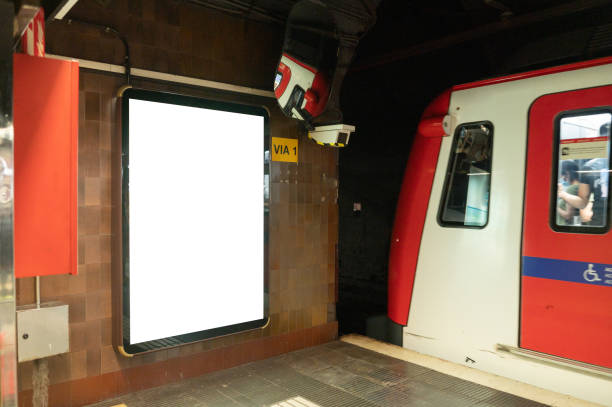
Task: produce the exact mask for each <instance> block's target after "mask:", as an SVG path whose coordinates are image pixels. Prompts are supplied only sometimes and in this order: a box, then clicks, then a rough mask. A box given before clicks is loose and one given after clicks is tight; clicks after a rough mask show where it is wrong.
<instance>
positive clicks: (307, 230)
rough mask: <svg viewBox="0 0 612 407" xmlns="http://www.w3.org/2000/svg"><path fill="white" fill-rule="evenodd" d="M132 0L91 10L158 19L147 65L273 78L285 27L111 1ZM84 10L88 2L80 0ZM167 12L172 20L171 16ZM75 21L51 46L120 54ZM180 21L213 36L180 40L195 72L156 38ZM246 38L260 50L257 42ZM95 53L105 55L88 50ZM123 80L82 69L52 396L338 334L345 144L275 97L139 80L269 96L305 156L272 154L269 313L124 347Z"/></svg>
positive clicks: (137, 37) (228, 362)
mask: <svg viewBox="0 0 612 407" xmlns="http://www.w3.org/2000/svg"><path fill="white" fill-rule="evenodd" d="M123 3H127V4H128V5H129V11H130V12H131V13H132V14H129V13H128V14H126V16H127V17H126V16H123V15H121V14H120V13H118V12H117V11H116V10H115V11H112V12H100V13H99V16H98V19H97V20H94V18H93V17H96V16H90V17H92V18H90V20H92V21H96V22H102V23H104V24H109V22H108V21H107V20H104V19H105V18H106V19H111V20H112V19H117V21H119V20H122V19H125V18H127V19H128V20H129V21H130V22H131V24H136V25H137V26H138V24H137V23H139V22H140V23H142V24H143V27H144V26H147V27H149V25H150V26H151V27H152V29H153V30H154V31H155V32H156V37H155V40H154V41H152V44H151V45H139V46H141V47H142V48H143V49H148V48H146V47H149V48H151V49H152V50H154V51H155V52H154V55H155V57H154V58H153V60H154V61H152V62H154V64H153V65H149V64H148V62H147V61H146V60H145V59H141V60H140V61H139V60H138V57H137V56H136V55H138V52H136V53H135V57H134V65H135V66H139V67H142V68H146V69H157V70H162V71H165V70H164V69H163V68H165V67H166V66H165V65H164V63H168V65H167V71H170V72H171V73H177V74H182V75H191V76H198V77H202V78H205V79H211V80H222V81H226V82H230V83H235V84H241V85H247V86H254V87H260V88H264V87H265V88H269V84H268V83H267V82H266V81H267V80H268V79H270V78H271V77H272V76H273V72H274V68H275V67H274V64H275V63H276V58H277V56H276V53H277V52H278V49H277V44H280V41H281V33H280V32H278V30H276V29H272V28H269V27H266V26H262V27H263V28H262V30H263V34H262V33H259V34H254V32H253V31H252V30H253V29H254V28H253V27H250V26H249V24H253V23H248V24H247V23H244V22H243V21H241V20H238V19H234V18H230V17H227V16H224V15H222V14H218V13H214V12H209V11H206V10H205V9H201V8H198V7H194V6H191V5H187V4H185V3H183V2H181V3H177V2H174V1H162V0H157V1H154V0H151V1H149V0H142V1H129V2H123V1H114V2H111V5H112V4H123ZM78 4H79V6H77V7H81V10H83V6H82V5H87V7H90V6H92V5H93V4H96V3H95V2H94V1H88V0H82V1H81V2H79V3H78ZM92 7H93V6H92ZM168 8H170V9H172V10H174V12H172V13H166V12H165V11H164V12H162V11H160V10H166V11H167V10H168ZM151 10H156V11H155V12H152V11H151ZM76 12H77V13H79V12H83V11H80V10H79V9H77V10H76ZM139 13H140V14H139ZM150 19H157V20H155V21H157V23H156V24H153V22H152V20H150ZM159 19H161V20H162V21H161V22H160V21H159ZM164 19H166V20H167V21H165V22H164ZM113 21H114V20H113ZM111 22H112V21H111ZM184 24H186V27H188V28H185V26H184ZM160 27H161V28H160ZM194 27H197V28H194ZM72 30H73V29H72V28H68V29H66V28H65V27H62V26H58V25H56V26H55V27H54V28H53V29H51V28H50V29H49V32H48V52H50V53H56V54H62V55H67V56H73V57H81V58H87V59H93V60H100V59H102V60H104V58H105V56H106V54H107V53H108V56H109V58H111V59H112V58H115V56H112V55H111V52H110V51H109V49H113V50H114V51H113V52H115V51H117V50H116V49H115V45H116V44H115V43H114V42H113V41H114V40H112V39H108V38H106V37H104V36H97V37H96V38H97V39H96V40H95V41H99V42H96V43H95V44H93V45H90V46H97V47H99V48H100V49H99V50H91V49H90V46H87V47H84V46H82V45H79V44H80V40H81V38H78V37H75V36H74V32H73V31H72ZM266 30H267V31H266ZM87 32H89V31H87ZM173 32H177V33H178V34H177V35H179V36H185V37H186V38H191V39H195V38H198V41H199V40H200V39H202V38H204V36H205V37H206V38H208V42H207V44H208V45H202V44H199V45H197V47H196V46H194V45H193V43H192V45H191V48H189V49H188V50H187V51H184V52H183V51H180V52H179V51H176V50H175V51H174V52H178V53H179V54H180V53H183V54H186V56H183V57H182V58H187V60H190V61H191V64H192V65H190V66H191V69H192V70H191V71H190V70H188V69H185V66H174V68H172V64H171V63H170V62H169V61H170V60H171V59H173V58H174V55H170V54H164V52H161V53H157V51H159V50H162V51H163V50H164V49H165V48H164V46H165V45H159V46H157V45H156V44H159V42H157V41H161V40H160V38H162V37H164V35H165V34H166V33H173ZM67 33H71V34H70V35H68V34H67ZM88 35H89V34H88ZM92 35H93V34H92ZM130 35H131V36H132V37H130V38H129V39H130V43H131V45H132V41H133V43H134V44H135V45H134V47H135V48H136V49H137V47H138V45H137V44H140V43H141V42H143V41H145V40H144V34H143V33H139V32H138V31H134V30H132V31H130ZM147 35H149V34H147ZM168 35H170V34H168ZM94 36H95V35H94ZM261 36H263V40H262V37H261ZM266 36H268V37H266ZM266 38H267V40H266ZM90 40H91V41H94V39H87V38H85V41H90ZM147 41H149V40H147ZM145 42H146V41H145ZM119 44H120V43H119ZM162 44H166V43H164V42H162ZM215 44H217V45H215ZM219 44H221V45H223V46H221V45H219ZM198 47H212V48H211V49H210V50H208V49H207V51H206V52H199V51H202V48H198ZM223 48H227V49H223ZM181 49H182V48H181ZM247 49H250V51H249V52H247V51H246V50H247ZM149 51H150V50H149ZM95 52H99V53H100V54H98V55H95V54H88V53H95ZM117 52H118V51H117ZM166 52H167V53H168V52H169V51H166ZM113 55H114V54H113ZM117 55H118V54H117ZM200 55H208V56H207V58H210V60H211V61H214V63H212V64H206V63H205V62H202V61H201V60H199V59H198V58H203V57H202V56H200ZM272 55H275V57H274V59H272V58H271V57H270V56H272ZM120 57H121V56H120V55H119V59H121V58H120ZM160 58H161V60H162V61H161V62H160V61H159V60H160ZM163 61H166V62H163ZM262 61H265V63H263V62H262ZM108 62H112V61H108ZM115 62H120V61H115ZM149 62H151V61H149ZM172 63H174V62H172ZM155 64H158V65H157V66H156V65H155ZM215 64H218V65H219V66H225V67H226V68H227V70H220V71H217V70H215V69H211V67H212V66H216V65H215ZM194 66H195V68H194ZM179 68H180V69H179ZM172 69H176V70H174V71H173V70H172ZM221 72H222V73H221ZM232 73H233V74H232ZM224 75H226V76H224ZM234 75H235V76H234ZM122 84H124V78H123V77H118V76H111V75H108V74H102V73H96V72H92V71H83V70H81V78H80V95H79V96H80V109H79V180H78V186H79V194H78V199H79V217H78V219H79V222H78V228H79V229H78V230H79V233H78V234H79V242H78V243H79V244H78V247H79V250H78V263H79V266H78V275H74V276H69V275H61V276H48V277H43V278H42V279H41V296H42V300H43V301H50V300H60V301H63V302H65V303H68V304H69V305H70V352H69V353H67V354H64V355H59V356H55V357H52V358H49V378H50V383H51V387H50V406H81V405H84V404H87V403H90V402H94V401H97V400H100V399H103V398H107V397H111V396H113V395H116V394H121V393H125V392H128V391H133V390H138V389H142V388H147V387H152V386H155V385H160V384H163V383H166V382H170V381H175V380H180V379H181V378H185V377H190V376H195V375H198V374H203V373H206V372H210V371H212V370H216V369H222V368H227V367H230V366H234V365H236V364H240V363H245V362H248V361H251V360H257V359H261V358H264V357H269V356H272V355H276V354H279V353H283V352H286V351H289V350H293V349H298V348H300V347H304V346H309V345H312V344H317V343H322V342H325V341H328V340H331V339H333V338H334V337H336V335H337V323H336V317H335V288H336V286H335V284H336V283H335V281H336V280H335V247H336V242H337V230H338V211H337V203H336V199H337V187H338V185H337V153H336V151H335V150H332V149H329V148H321V147H319V146H318V145H316V144H314V143H312V142H310V141H309V140H307V139H306V138H305V136H304V135H303V134H301V133H300V131H299V130H298V126H297V124H296V122H294V121H292V120H289V119H287V118H285V117H284V116H283V115H282V113H281V112H280V110H279V109H278V107H277V106H276V102H275V101H274V100H273V99H265V98H260V97H253V96H244V95H243V96H240V95H230V94H222V93H220V92H217V91H212V90H206V89H195V88H193V87H180V86H176V85H164V84H159V83H154V82H148V81H145V80H135V81H134V83H133V84H134V86H135V87H139V88H145V89H156V90H162V91H172V92H178V93H184V94H190V95H195V96H201V97H208V98H215V99H221V100H230V101H236V102H241V103H248V104H260V105H261V104H263V105H266V106H267V107H268V108H269V111H270V132H271V136H277V137H289V138H299V155H300V157H299V164H289V163H277V162H274V163H272V165H271V174H270V175H271V186H270V218H269V222H270V224H269V231H270V235H269V236H270V237H269V291H270V324H269V325H268V326H267V327H266V328H265V329H262V330H256V331H252V332H246V333H242V334H235V335H230V336H226V337H222V338H217V339H212V340H208V341H203V342H198V343H195V344H190V345H185V346H182V347H179V348H174V349H168V350H161V351H157V352H154V353H151V354H147V355H141V356H136V357H134V358H129V359H128V358H124V357H122V356H120V355H119V354H118V353H117V352H116V351H115V349H114V347H113V345H112V318H113V315H112V312H113V311H112V299H111V294H112V292H113V290H118V288H117V287H113V286H112V284H111V256H112V253H111V247H112V239H113V238H114V236H113V234H112V230H111V215H112V209H113V205H117V202H113V201H112V200H111V186H112V185H113V184H114V183H117V182H120V180H119V179H117V178H116V176H114V175H113V173H112V171H111V157H112V154H113V153H116V151H113V149H114V148H115V147H114V145H115V144H114V143H113V140H115V141H116V139H114V138H117V137H120V134H118V132H117V130H116V128H115V124H116V123H115V121H116V114H115V112H114V103H115V102H116V99H115V93H116V91H117V89H118V88H119V87H120V86H121V85H122ZM228 165H231V163H228ZM113 177H115V178H113ZM17 300H18V305H24V304H30V303H33V302H34V279H33V278H27V279H20V280H18V282H17ZM32 370H33V365H32V363H31V362H29V363H22V364H20V365H19V389H20V405H21V406H29V405H30V403H31V393H32V391H31V388H32Z"/></svg>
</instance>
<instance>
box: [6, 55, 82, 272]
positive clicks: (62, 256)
mask: <svg viewBox="0 0 612 407" xmlns="http://www.w3.org/2000/svg"><path fill="white" fill-rule="evenodd" d="M13 80H14V83H13V93H14V94H13V97H14V99H13V100H14V102H13V103H14V128H15V144H14V146H15V147H14V149H15V150H14V156H15V165H14V168H15V192H14V197H15V222H14V223H15V242H14V246H15V276H16V277H17V278H19V277H30V276H37V275H38V276H43V275H51V274H66V273H72V274H76V271H77V205H78V200H77V165H78V155H77V153H78V150H77V149H78V106H79V66H78V63H77V62H72V61H60V60H53V59H47V58H39V57H32V56H28V55H25V54H15V56H14V78H13Z"/></svg>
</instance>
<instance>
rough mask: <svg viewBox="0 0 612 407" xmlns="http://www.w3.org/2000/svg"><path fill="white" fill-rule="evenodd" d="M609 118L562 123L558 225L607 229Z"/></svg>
mask: <svg viewBox="0 0 612 407" xmlns="http://www.w3.org/2000/svg"><path fill="white" fill-rule="evenodd" d="M610 117H611V115H610V113H598V114H590V115H581V116H573V117H564V118H562V119H561V120H560V144H561V148H560V155H559V167H558V168H559V175H558V180H559V181H558V186H557V194H558V200H557V211H556V212H557V217H556V225H557V226H562V225H566V226H567V225H570V226H590V227H600V228H601V227H605V226H606V208H607V199H608V178H609V171H608V168H609V165H608V156H609V148H610V147H609V134H610Z"/></svg>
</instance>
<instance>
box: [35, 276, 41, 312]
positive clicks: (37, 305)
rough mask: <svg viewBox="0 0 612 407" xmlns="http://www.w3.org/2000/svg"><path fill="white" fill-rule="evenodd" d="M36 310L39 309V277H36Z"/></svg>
mask: <svg viewBox="0 0 612 407" xmlns="http://www.w3.org/2000/svg"><path fill="white" fill-rule="evenodd" d="M36 308H38V309H40V276H36Z"/></svg>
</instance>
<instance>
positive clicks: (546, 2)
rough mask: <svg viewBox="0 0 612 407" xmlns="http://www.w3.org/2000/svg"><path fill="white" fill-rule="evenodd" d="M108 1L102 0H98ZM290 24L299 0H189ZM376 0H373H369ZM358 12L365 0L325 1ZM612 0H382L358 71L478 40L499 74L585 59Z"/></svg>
mask: <svg viewBox="0 0 612 407" xmlns="http://www.w3.org/2000/svg"><path fill="white" fill-rule="evenodd" d="M99 1H103V0H99ZM183 1H189V2H191V3H196V4H199V5H201V6H203V7H210V8H215V9H217V10H222V11H224V12H227V13H230V14H233V15H236V16H240V17H242V18H247V19H254V20H258V21H263V22H267V23H270V24H279V25H284V22H285V20H286V17H287V15H288V13H289V10H290V9H291V6H292V5H293V4H294V3H295V2H296V1H294V0H183ZM367 1H370V0H367ZM324 2H326V3H328V4H329V5H330V7H334V8H335V9H336V10H340V11H345V15H347V16H349V18H350V16H353V17H354V16H359V8H360V7H361V5H362V4H363V1H362V0H326V1H325V0H324ZM610 23H612V2H611V1H610V0H450V1H449V0H382V2H381V3H380V5H379V7H378V10H377V21H376V24H375V25H374V27H373V29H372V30H371V31H370V33H369V34H368V35H366V36H365V37H364V38H363V39H362V41H361V43H360V46H359V48H358V50H357V56H356V59H355V62H354V65H353V70H363V69H371V68H373V67H376V66H381V65H386V64H389V63H396V62H398V61H405V60H409V59H411V58H414V57H419V56H422V55H426V54H430V53H436V52H444V51H445V50H448V49H452V48H456V47H463V46H465V45H466V44H472V45H474V46H477V47H480V48H482V49H481V52H482V56H481V58H482V60H483V61H485V62H486V63H487V64H492V65H494V66H495V69H494V70H493V71H495V72H496V73H497V72H499V73H505V72H511V71H515V70H521V69H527V68H531V67H539V66H541V65H546V64H551V63H556V62H564V61H566V60H575V59H584V58H589V57H595V56H599V55H603V54H606V53H609V51H610V50H611V49H612V26H609V24H610Z"/></svg>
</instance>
